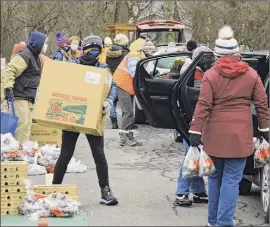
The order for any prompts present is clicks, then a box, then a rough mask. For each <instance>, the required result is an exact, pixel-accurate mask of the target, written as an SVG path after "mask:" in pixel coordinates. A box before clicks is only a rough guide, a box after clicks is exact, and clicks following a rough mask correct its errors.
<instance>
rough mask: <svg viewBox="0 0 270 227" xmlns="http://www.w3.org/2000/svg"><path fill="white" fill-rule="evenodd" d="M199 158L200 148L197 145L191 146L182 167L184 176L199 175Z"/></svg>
mask: <svg viewBox="0 0 270 227" xmlns="http://www.w3.org/2000/svg"><path fill="white" fill-rule="evenodd" d="M199 158H200V151H199V149H198V148H197V147H189V150H188V152H187V154H186V157H185V160H184V163H183V167H182V168H183V169H182V171H183V172H182V174H183V177H195V176H198V170H199Z"/></svg>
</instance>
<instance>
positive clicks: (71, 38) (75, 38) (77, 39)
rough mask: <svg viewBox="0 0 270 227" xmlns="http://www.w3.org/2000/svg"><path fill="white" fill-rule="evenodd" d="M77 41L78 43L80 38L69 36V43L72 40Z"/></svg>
mask: <svg viewBox="0 0 270 227" xmlns="http://www.w3.org/2000/svg"><path fill="white" fill-rule="evenodd" d="M75 40H76V41H77V42H78V43H80V41H81V39H80V37H79V36H71V37H70V38H69V42H70V43H72V42H73V41H75Z"/></svg>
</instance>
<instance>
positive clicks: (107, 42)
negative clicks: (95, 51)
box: [104, 37, 113, 45]
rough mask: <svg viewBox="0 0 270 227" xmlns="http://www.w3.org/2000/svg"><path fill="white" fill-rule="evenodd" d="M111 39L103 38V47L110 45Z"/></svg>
mask: <svg viewBox="0 0 270 227" xmlns="http://www.w3.org/2000/svg"><path fill="white" fill-rule="evenodd" d="M112 44H113V43H112V39H111V38H110V37H105V39H104V45H112Z"/></svg>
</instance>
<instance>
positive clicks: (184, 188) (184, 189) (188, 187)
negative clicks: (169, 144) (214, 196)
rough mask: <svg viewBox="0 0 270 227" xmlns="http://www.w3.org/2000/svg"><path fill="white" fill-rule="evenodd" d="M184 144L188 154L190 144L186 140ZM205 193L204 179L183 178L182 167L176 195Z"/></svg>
mask: <svg viewBox="0 0 270 227" xmlns="http://www.w3.org/2000/svg"><path fill="white" fill-rule="evenodd" d="M183 143H184V150H185V153H187V152H188V149H189V146H188V143H187V142H186V141H185V140H184V141H183ZM205 191H206V190H205V184H204V180H203V178H202V177H192V178H183V177H182V167H180V169H179V177H178V183H177V189H176V195H178V194H183V195H188V194H189V193H190V192H192V193H203V192H205Z"/></svg>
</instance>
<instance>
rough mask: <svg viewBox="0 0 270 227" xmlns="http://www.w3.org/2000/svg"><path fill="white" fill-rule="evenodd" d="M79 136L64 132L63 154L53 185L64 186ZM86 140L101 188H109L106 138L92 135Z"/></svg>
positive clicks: (55, 171)
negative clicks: (105, 148) (105, 147)
mask: <svg viewBox="0 0 270 227" xmlns="http://www.w3.org/2000/svg"><path fill="white" fill-rule="evenodd" d="M79 135H80V133H77V132H69V131H63V133H62V147H61V154H60V156H59V159H58V160H57V162H56V165H55V169H54V176H53V184H62V181H63V178H64V175H65V173H66V171H67V166H68V163H69V161H70V160H71V158H72V156H73V154H74V150H75V146H76V143H77V140H78V137H79ZM86 138H87V140H88V143H89V145H90V147H91V150H92V155H93V158H94V160H95V164H96V171H97V175H98V180H99V186H100V187H101V188H103V187H105V186H106V185H108V186H109V174H108V164H107V160H106V157H105V153H104V138H103V136H92V135H86Z"/></svg>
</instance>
